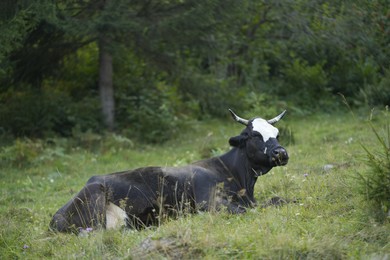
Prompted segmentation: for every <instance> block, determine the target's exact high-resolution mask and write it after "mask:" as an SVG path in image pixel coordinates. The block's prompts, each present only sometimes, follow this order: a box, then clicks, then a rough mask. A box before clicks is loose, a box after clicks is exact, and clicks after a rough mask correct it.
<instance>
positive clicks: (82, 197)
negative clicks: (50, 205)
mask: <svg viewBox="0 0 390 260" xmlns="http://www.w3.org/2000/svg"><path fill="white" fill-rule="evenodd" d="M105 214H106V191H105V187H104V186H103V185H102V184H99V183H90V184H87V185H86V186H85V187H84V188H83V189H82V190H81V191H80V192H79V193H78V194H77V195H76V196H75V197H74V198H73V199H71V200H70V201H69V202H68V203H67V204H66V205H65V206H63V207H62V208H61V209H59V210H58V211H57V213H56V214H55V215H54V216H53V219H52V221H51V223H50V227H51V228H52V229H54V230H57V231H61V232H68V231H77V230H78V229H79V228H87V227H91V228H96V227H99V226H103V227H104V226H105V221H106V215H105Z"/></svg>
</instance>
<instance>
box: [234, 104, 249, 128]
mask: <svg viewBox="0 0 390 260" xmlns="http://www.w3.org/2000/svg"><path fill="white" fill-rule="evenodd" d="M229 111H230V114H232V116H233V119H234V120H236V121H237V122H238V123H241V124H243V125H248V123H249V121H248V120H246V119H243V118H241V117H239V116H238V115H236V113H234V112H233V110H231V109H230V108H229Z"/></svg>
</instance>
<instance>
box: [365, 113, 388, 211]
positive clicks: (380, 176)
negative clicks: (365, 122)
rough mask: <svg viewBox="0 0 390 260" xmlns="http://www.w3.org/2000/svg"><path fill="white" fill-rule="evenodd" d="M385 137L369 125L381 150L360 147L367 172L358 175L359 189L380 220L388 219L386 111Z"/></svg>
mask: <svg viewBox="0 0 390 260" xmlns="http://www.w3.org/2000/svg"><path fill="white" fill-rule="evenodd" d="M386 119H387V122H386V126H385V132H386V133H385V136H381V135H380V134H379V132H378V131H377V130H376V129H375V127H374V126H373V125H372V124H370V126H371V130H372V132H373V133H374V135H375V137H376V139H377V141H378V145H379V147H380V148H381V149H375V150H374V151H370V150H369V149H368V148H367V147H366V146H364V145H363V146H362V147H363V149H364V150H365V152H366V155H367V160H366V163H367V165H368V166H369V170H368V171H367V172H366V173H364V174H359V176H360V180H361V187H362V190H363V192H364V194H365V196H366V198H367V199H368V200H369V201H370V202H372V203H373V206H374V209H375V211H376V212H378V213H379V214H378V216H379V218H380V219H383V218H385V217H386V216H387V218H390V121H389V112H388V109H387V110H386Z"/></svg>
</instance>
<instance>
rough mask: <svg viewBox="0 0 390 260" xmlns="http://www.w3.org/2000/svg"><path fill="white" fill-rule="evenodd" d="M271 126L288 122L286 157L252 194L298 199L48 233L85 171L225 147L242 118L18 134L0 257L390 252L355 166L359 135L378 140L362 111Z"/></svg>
mask: <svg viewBox="0 0 390 260" xmlns="http://www.w3.org/2000/svg"><path fill="white" fill-rule="evenodd" d="M367 114H368V113H367ZM372 123H373V124H374V125H375V126H378V127H379V129H380V127H382V126H383V124H384V121H383V120H382V119H381V118H380V116H379V115H378V116H375V117H374V120H373V121H372ZM279 127H280V128H289V129H291V130H292V132H293V135H294V140H295V142H294V143H291V144H289V145H288V146H287V147H286V148H287V150H288V152H289V154H290V158H291V159H290V162H289V164H288V165H287V166H286V167H280V168H275V169H273V170H272V171H271V172H270V173H269V174H267V175H265V176H262V177H261V178H259V180H258V183H257V184H256V191H255V192H256V198H257V200H258V202H259V204H261V203H263V202H264V201H266V200H267V199H269V198H271V197H273V196H281V197H284V198H288V199H295V200H297V203H290V204H286V205H284V206H281V207H267V208H261V207H257V208H254V209H251V210H249V211H248V213H246V214H243V215H229V214H227V213H225V212H219V213H201V214H197V215H190V216H184V217H181V218H179V219H172V220H167V221H165V222H164V223H163V225H161V226H160V227H152V228H148V229H145V230H142V231H134V230H117V231H95V232H92V233H90V234H89V235H87V236H75V235H71V234H54V233H51V232H49V231H48V224H49V221H50V219H51V217H52V215H53V213H55V211H56V210H57V209H58V208H60V207H61V206H62V205H63V204H64V203H65V202H67V201H68V200H69V199H70V198H71V197H72V195H73V194H74V193H75V192H77V191H78V190H79V189H81V187H82V186H83V185H84V184H85V182H86V181H87V179H88V178H89V177H90V176H92V175H94V174H105V173H110V172H114V171H120V170H124V169H131V168H135V167H140V166H147V165H161V166H164V165H183V164H187V163H189V162H191V161H195V160H198V159H201V158H205V157H209V156H212V155H215V154H218V153H221V152H223V151H226V150H227V149H229V146H228V142H227V141H228V138H229V137H231V136H234V135H237V134H239V133H240V131H241V130H242V127H241V126H240V125H238V124H236V123H234V122H232V121H231V120H230V119H228V118H227V119H226V121H208V122H202V123H198V122H196V123H195V122H190V123H188V126H187V127H185V128H184V129H183V131H181V132H182V133H181V134H180V135H179V136H177V137H176V138H175V140H172V141H169V142H168V143H165V144H164V145H162V146H151V145H138V144H137V145H135V144H132V143H131V142H129V141H128V140H123V139H120V138H119V137H115V136H114V137H113V136H107V137H105V138H103V139H102V138H98V137H92V138H87V137H84V139H82V140H81V141H80V140H79V141H70V140H60V139H55V140H53V141H52V142H50V143H49V144H48V143H47V142H44V141H40V140H36V141H28V140H22V141H20V142H19V144H17V145H14V146H12V149H11V148H10V147H3V148H2V152H1V157H0V158H1V160H2V161H1V162H2V164H1V165H0V186H1V191H0V192H1V194H0V195H1V196H0V225H1V228H0V259H12V258H27V259H35V258H59V259H73V258H86V259H118V258H119V259H129V258H134V259H138V258H146V259H148V258H153V259H155V258H157V259H159V258H160V259H161V258H173V259H175V258H204V259H231V258H237V259H249V258H250V259H253V258H255V259H278V258H282V259H284V258H289V259H291V258H309V259H348V258H349V259H359V258H363V259H367V258H378V259H383V258H388V257H390V221H389V220H388V219H387V220H386V221H385V222H382V223H379V222H377V221H376V218H375V216H374V215H373V213H372V212H370V207H369V204H368V203H369V202H367V201H366V200H365V197H364V195H363V194H361V193H360V191H359V188H358V186H359V185H358V178H357V176H358V174H359V173H360V174H361V173H364V172H365V171H367V166H366V164H365V163H364V161H363V159H364V158H365V151H364V150H363V149H362V146H361V145H362V144H363V145H365V147H368V148H369V149H370V150H371V151H375V149H376V148H378V149H379V148H380V147H379V146H380V144H378V143H377V142H376V141H375V139H376V137H375V135H374V134H373V133H372V131H371V130H370V127H369V126H368V125H367V123H366V121H365V119H364V118H363V117H362V118H357V119H354V118H352V117H351V116H350V115H349V114H342V115H337V116H334V115H324V114H322V115H313V116H310V117H308V118H299V119H297V118H293V117H292V116H286V117H285V119H283V122H281V124H280V125H279ZM379 133H380V131H379ZM53 142H54V143H53ZM280 142H281V143H282V144H283V137H281V141H280ZM83 147H84V148H83ZM85 147H89V149H85ZM325 165H332V166H333V168H332V169H330V170H329V169H325V168H326V167H325V168H324V166H325Z"/></svg>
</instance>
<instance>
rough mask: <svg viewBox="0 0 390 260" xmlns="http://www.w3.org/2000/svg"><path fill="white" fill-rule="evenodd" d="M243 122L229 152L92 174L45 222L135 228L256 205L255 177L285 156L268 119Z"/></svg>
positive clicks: (72, 227)
mask: <svg viewBox="0 0 390 260" xmlns="http://www.w3.org/2000/svg"><path fill="white" fill-rule="evenodd" d="M230 112H231V114H232V116H233V118H234V119H235V120H236V121H237V122H239V123H241V124H244V125H245V126H246V128H245V129H244V130H243V131H242V133H241V134H240V135H238V136H235V137H232V138H230V140H229V143H230V145H231V146H232V147H233V148H232V149H231V150H230V151H229V152H227V153H225V154H223V155H221V156H217V157H214V158H211V159H206V160H202V161H198V162H195V163H193V164H190V165H188V166H182V167H146V168H139V169H135V170H130V171H124V172H118V173H113V174H108V175H101V176H93V177H92V178H90V179H89V180H88V182H87V184H86V185H85V187H84V188H83V189H82V190H81V191H80V192H79V193H78V194H77V195H76V196H75V197H74V198H73V199H71V200H70V201H69V202H68V203H67V204H66V205H65V206H63V207H62V208H60V209H59V210H58V211H57V213H56V214H55V215H54V216H53V219H52V221H51V223H50V227H51V229H52V230H57V231H62V232H67V231H77V230H78V229H83V228H95V227H103V228H114V227H119V226H123V225H125V226H128V227H135V228H140V227H144V226H147V225H151V224H155V223H156V222H157V221H159V219H160V218H161V217H162V216H163V215H165V214H166V215H172V214H173V215H174V214H180V212H184V211H185V212H188V211H189V212H197V211H207V210H213V209H215V210H218V209H220V208H226V209H227V210H228V211H229V212H231V213H243V212H245V211H246V208H248V207H253V206H254V205H255V199H254V196H253V192H254V186H255V183H256V181H257V178H258V177H259V176H261V175H263V174H266V173H267V172H268V171H269V170H271V168H272V167H275V166H281V165H286V164H287V162H288V159H289V157H288V155H287V152H286V150H285V149H284V148H283V147H281V146H280V145H279V143H278V133H279V131H278V129H277V128H275V127H274V126H273V124H274V123H276V122H278V121H279V120H280V119H281V118H282V117H283V116H284V114H285V112H286V111H283V112H282V113H281V114H280V115H278V116H277V117H275V118H273V119H271V120H264V119H262V118H254V119H251V120H245V119H242V118H240V117H238V116H237V115H236V114H235V113H234V112H233V111H231V110H230Z"/></svg>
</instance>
